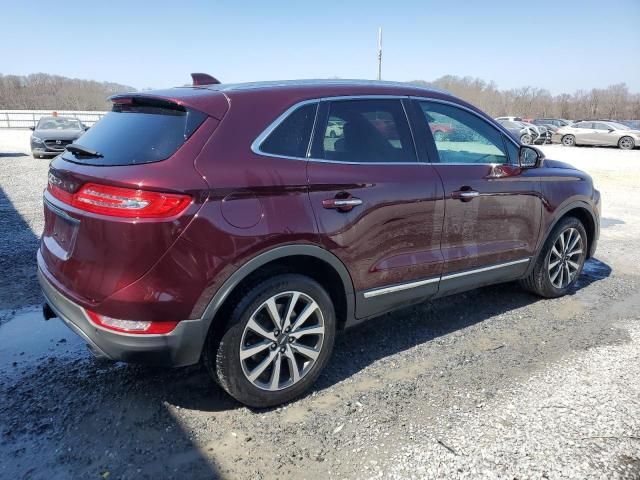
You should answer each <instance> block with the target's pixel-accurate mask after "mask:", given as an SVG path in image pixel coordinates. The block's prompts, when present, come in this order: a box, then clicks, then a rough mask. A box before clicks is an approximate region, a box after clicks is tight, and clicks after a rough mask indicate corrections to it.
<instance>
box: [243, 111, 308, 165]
mask: <svg viewBox="0 0 640 480" xmlns="http://www.w3.org/2000/svg"><path fill="white" fill-rule="evenodd" d="M312 103H315V104H316V113H315V116H314V119H313V125H314V126H315V124H316V120H317V118H318V107H319V106H320V99H317V98H314V99H308V100H303V101H301V102H298V103H296V104H294V105H292V106H291V107H289V108H287V109H286V110H285V111H284V112H282V113H281V114H280V115H279V116H278V117H277V118H276V119H275V120H274V121H273V122H271V123H270V124H269V125H268V126H267V128H265V129H264V130H263V131H262V133H261V134H260V135H258V136H257V137H256V139H255V140H254V141H253V143H252V144H251V151H252V152H253V153H255V154H256V155H262V156H264V157H275V158H287V159H290V160H307V159H306V158H304V157H291V156H288V155H278V154H275V153H268V152H263V151H262V150H260V146H261V145H262V143H263V142H264V141H265V140H266V139H267V137H268V136H269V135H271V134H272V133H273V131H274V130H275V129H276V128H278V127H279V126H280V124H281V123H282V122H284V121H285V120H286V119H287V117H289V115H291V114H292V113H293V112H295V111H296V110H297V109H298V108H301V107H304V106H305V105H310V104H312ZM312 137H313V130H311V135H310V136H309V144H308V145H307V149H306V151H307V155H308V152H309V148H310V145H311V139H312Z"/></svg>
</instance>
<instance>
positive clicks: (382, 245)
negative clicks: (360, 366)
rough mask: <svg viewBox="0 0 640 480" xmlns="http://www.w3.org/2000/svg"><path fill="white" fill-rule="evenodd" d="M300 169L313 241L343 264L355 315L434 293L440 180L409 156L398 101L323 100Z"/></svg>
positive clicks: (410, 140)
mask: <svg viewBox="0 0 640 480" xmlns="http://www.w3.org/2000/svg"><path fill="white" fill-rule="evenodd" d="M311 157H312V158H311V159H310V161H309V162H308V166H307V175H308V179H309V185H310V190H309V196H310V199H311V204H312V206H313V210H314V213H315V216H316V220H317V222H318V227H319V231H320V235H321V241H322V242H323V243H324V246H325V247H326V248H327V249H328V250H330V251H331V252H333V253H334V254H335V255H336V256H337V257H338V258H340V260H342V262H343V263H344V264H345V265H346V266H347V268H348V269H349V272H350V273H351V277H352V279H353V282H354V287H355V290H356V295H357V297H356V316H357V317H358V318H363V317H367V316H371V315H375V314H377V313H381V312H383V311H386V310H389V309H391V308H393V307H395V306H397V305H400V304H406V303H407V302H410V301H414V300H422V299H425V298H428V297H430V296H432V295H434V294H435V293H436V292H437V289H438V281H439V277H440V273H441V270H442V254H441V253H440V236H441V231H442V222H443V217H444V202H443V190H442V183H441V181H440V179H439V177H438V174H437V173H436V171H435V169H434V168H433V167H432V166H431V165H429V164H428V163H420V162H418V160H417V155H416V150H415V145H414V142H413V138H412V135H411V131H410V127H409V123H408V121H407V116H406V111H405V105H403V102H402V99H401V98H388V97H382V98H379V97H375V98H371V97H367V98H355V99H354V98H348V99H332V100H330V101H323V102H322V103H321V107H320V110H319V114H318V119H317V122H316V128H315V131H314V139H313V145H312V151H311Z"/></svg>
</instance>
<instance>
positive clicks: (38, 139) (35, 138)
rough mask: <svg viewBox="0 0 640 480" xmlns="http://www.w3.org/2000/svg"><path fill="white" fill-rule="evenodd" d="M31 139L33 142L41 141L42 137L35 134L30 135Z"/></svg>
mask: <svg viewBox="0 0 640 480" xmlns="http://www.w3.org/2000/svg"><path fill="white" fill-rule="evenodd" d="M31 141H32V142H33V143H42V139H41V138H40V137H36V136H33V137H31Z"/></svg>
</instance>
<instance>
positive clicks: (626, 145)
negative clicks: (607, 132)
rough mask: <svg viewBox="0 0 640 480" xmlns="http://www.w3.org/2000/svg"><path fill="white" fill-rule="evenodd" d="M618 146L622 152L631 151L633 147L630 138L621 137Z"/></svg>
mask: <svg viewBox="0 0 640 480" xmlns="http://www.w3.org/2000/svg"><path fill="white" fill-rule="evenodd" d="M618 145H619V146H620V148H622V149H624V150H631V149H632V148H633V147H634V146H635V145H634V143H633V139H632V138H631V137H622V138H621V139H620V142H619V143H618Z"/></svg>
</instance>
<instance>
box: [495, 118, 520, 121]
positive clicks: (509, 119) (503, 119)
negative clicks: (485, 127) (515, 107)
mask: <svg viewBox="0 0 640 480" xmlns="http://www.w3.org/2000/svg"><path fill="white" fill-rule="evenodd" d="M496 120H498V121H499V122H500V121H508V122H521V121H522V118H521V117H496Z"/></svg>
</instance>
